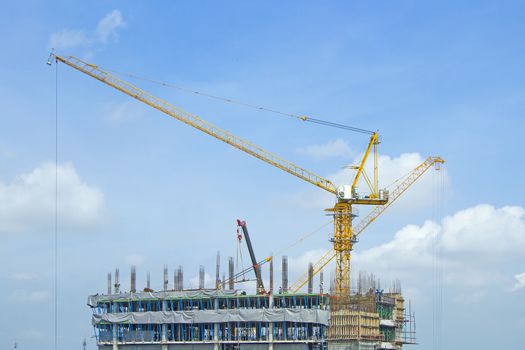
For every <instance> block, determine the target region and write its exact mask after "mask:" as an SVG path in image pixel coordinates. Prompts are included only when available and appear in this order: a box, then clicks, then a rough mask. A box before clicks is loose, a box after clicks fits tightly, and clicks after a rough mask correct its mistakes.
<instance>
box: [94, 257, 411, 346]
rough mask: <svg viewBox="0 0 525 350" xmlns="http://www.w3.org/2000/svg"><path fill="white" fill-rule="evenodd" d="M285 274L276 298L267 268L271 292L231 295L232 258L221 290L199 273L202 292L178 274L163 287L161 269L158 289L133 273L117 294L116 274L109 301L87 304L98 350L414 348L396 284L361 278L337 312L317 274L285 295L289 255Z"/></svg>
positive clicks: (236, 291)
mask: <svg viewBox="0 0 525 350" xmlns="http://www.w3.org/2000/svg"><path fill="white" fill-rule="evenodd" d="M282 267H283V270H282V271H281V274H282V281H281V287H279V289H278V291H276V292H275V293H274V292H273V274H272V270H273V263H272V262H270V288H269V290H268V291H267V292H266V291H263V292H261V293H246V292H244V291H243V290H241V289H236V288H235V287H236V286H235V283H234V277H235V274H233V273H232V271H233V259H232V258H230V261H229V276H228V279H225V278H223V280H222V281H220V280H219V278H218V277H219V274H218V273H217V275H216V280H215V283H216V285H217V287H218V288H208V289H206V288H204V285H205V283H204V282H205V281H204V268H203V267H202V266H201V268H200V271H199V277H200V278H199V288H193V289H185V288H184V284H183V281H184V277H183V270H182V267H179V268H177V269H176V270H175V273H174V278H173V285H172V286H173V288H168V286H169V285H170V286H171V284H170V283H168V270H167V268H166V267H165V268H164V280H163V288H162V289H161V290H153V289H151V286H150V278H149V274H148V278H147V284H146V287H145V288H144V289H143V290H140V291H139V290H137V288H136V270H135V268H134V267H132V269H131V278H130V290H129V291H122V290H121V289H120V282H119V272H118V270H117V271H116V272H115V275H114V277H115V281H114V283H113V284H112V282H111V275H108V291H107V293H106V294H96V295H92V296H90V297H89V298H88V305H89V306H90V307H91V309H92V311H93V316H92V323H93V326H94V330H95V336H96V339H97V344H98V347H99V350H110V349H111V350H113V349H115V350H116V349H123V350H132V349H133V350H174V349H188V350H189V349H198V350H218V349H221V350H226V349H231V350H233V349H239V350H252V349H253V350H263V349H269V350H272V349H275V350H303V349H304V350H307V349H308V350H311V349H319V350H322V349H334V350H339V349H344V350H354V349H362V350H375V349H401V348H402V346H403V345H404V344H414V343H415V324H414V317H413V314H412V313H411V311H410V310H407V309H406V308H405V304H404V299H403V297H402V295H401V293H400V288H399V285H394V286H393V288H391V290H390V291H389V292H386V293H385V292H382V291H381V290H379V288H378V287H379V285H378V283H376V281H375V279H374V278H373V276H371V275H364V274H360V276H359V280H358V283H357V290H356V291H355V293H353V294H352V296H351V298H350V299H349V304H346V305H344V306H341V305H340V303H339V302H338V301H337V300H336V299H335V298H334V297H333V295H332V294H331V293H330V292H329V293H325V292H324V291H323V284H322V274H321V275H320V280H319V287H318V290H317V291H314V290H313V289H314V288H313V279H311V280H310V281H309V283H308V287H307V292H297V293H292V292H288V290H287V289H288V271H287V258H286V256H284V257H283V264H282ZM217 271H219V265H217ZM112 287H113V289H112ZM330 289H333V286H331V288H330Z"/></svg>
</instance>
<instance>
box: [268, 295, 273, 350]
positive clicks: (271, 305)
mask: <svg viewBox="0 0 525 350" xmlns="http://www.w3.org/2000/svg"><path fill="white" fill-rule="evenodd" d="M269 304H270V305H269V308H270V309H273V293H270V300H269ZM268 328H269V332H270V334H268V350H273V322H269V327H268Z"/></svg>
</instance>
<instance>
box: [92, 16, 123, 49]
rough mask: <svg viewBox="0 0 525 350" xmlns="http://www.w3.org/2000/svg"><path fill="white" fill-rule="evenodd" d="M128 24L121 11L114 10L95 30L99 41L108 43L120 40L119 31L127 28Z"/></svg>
mask: <svg viewBox="0 0 525 350" xmlns="http://www.w3.org/2000/svg"><path fill="white" fill-rule="evenodd" d="M125 27H126V22H124V18H122V14H121V13H120V11H119V10H113V11H111V12H110V13H108V14H107V15H106V16H104V17H103V18H102V19H101V20H100V21H99V22H98V24H97V29H96V30H95V33H96V37H97V39H98V40H99V41H100V42H102V43H106V42H108V41H109V40H117V39H118V29H121V28H125Z"/></svg>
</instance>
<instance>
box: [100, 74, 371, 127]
mask: <svg viewBox="0 0 525 350" xmlns="http://www.w3.org/2000/svg"><path fill="white" fill-rule="evenodd" d="M100 68H102V67H100ZM104 70H106V71H108V72H112V73H115V74H118V75H121V76H125V77H128V78H132V79H136V80H141V81H145V82H148V83H152V84H156V85H160V86H162V87H167V88H171V89H176V90H179V91H184V92H187V93H191V94H195V95H199V96H204V97H208V98H211V99H215V100H219V101H223V102H227V103H231V104H236V105H239V106H244V107H248V108H252V109H256V110H259V111H264V112H269V113H274V114H278V115H281V116H286V117H291V118H295V119H298V120H301V121H304V122H309V123H313V124H318V125H324V126H329V127H332V128H338V129H343V130H347V131H353V132H358V133H362V134H367V135H372V134H374V131H371V130H366V129H362V128H356V127H354V126H349V125H344V124H339V123H334V122H330V121H327V120H322V119H317V118H312V117H308V116H306V115H299V114H294V113H287V112H282V111H278V110H276V109H273V108H267V107H262V106H257V105H255V104H252V103H247V102H243V101H239V100H235V99H232V98H228V97H222V96H218V95H215V94H211V93H208V92H203V91H198V90H195V89H190V88H187V87H183V86H180V85H175V84H172V83H167V82H163V81H159V80H155V79H151V78H147V77H143V76H139V75H136V74H133V73H126V72H121V71H118V70H114V69H107V68H104Z"/></svg>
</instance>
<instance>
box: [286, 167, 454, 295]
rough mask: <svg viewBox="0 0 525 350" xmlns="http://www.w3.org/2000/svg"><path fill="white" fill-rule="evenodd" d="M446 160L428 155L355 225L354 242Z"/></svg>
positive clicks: (296, 286)
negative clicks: (433, 167)
mask: <svg viewBox="0 0 525 350" xmlns="http://www.w3.org/2000/svg"><path fill="white" fill-rule="evenodd" d="M444 162H445V161H444V160H443V159H442V158H441V157H428V158H427V159H425V160H424V161H423V162H422V163H421V164H419V165H418V166H417V167H416V168H415V169H414V170H412V171H411V172H410V173H409V174H408V175H407V176H406V177H404V178H403V179H402V181H401V182H400V183H399V184H398V186H397V187H396V188H395V189H394V190H393V191H392V192H391V193H389V195H388V202H387V203H385V204H383V205H378V206H376V207H375V208H374V209H372V210H371V211H370V213H368V215H367V216H365V217H364V218H363V219H362V220H361V221H360V222H359V223H358V224H357V225H355V226H353V228H352V229H353V237H354V239H353V241H354V242H353V243H355V242H356V240H357V237H358V236H359V235H360V234H361V232H363V230H364V229H365V228H367V227H368V225H370V224H371V223H372V222H374V221H375V220H376V219H377V217H378V216H379V215H381V214H383V212H384V211H385V210H386V209H387V208H388V207H390V206H391V205H392V203H394V202H395V201H396V199H398V198H399V197H400V196H401V195H402V194H403V193H404V192H405V191H406V190H407V189H408V188H409V187H410V186H412V185H413V184H414V183H415V182H416V181H417V179H419V178H420V177H421V175H423V174H424V173H425V172H426V171H427V170H428V169H430V168H431V167H432V166H433V165H434V166H439V165H440V164H442V163H444ZM336 255H337V252H336V251H335V250H334V249H330V250H329V251H327V252H326V253H325V254H324V255H323V256H322V257H321V258H320V259H319V260H317V262H316V263H315V264H313V274H310V273H308V271H307V272H306V273H304V274H303V275H302V276H301V277H300V278H299V279H297V280H296V281H295V282H294V283H293V284H291V285H290V291H291V292H293V293H296V292H298V291H299V290H300V289H301V288H302V287H303V286H304V285H305V284H306V283H308V281H309V279H310V278H311V277H312V276H315V275H316V274H317V273H318V272H320V271H321V270H322V269H323V268H324V267H325V266H326V265H328V264H329V263H330V261H332V260H333V259H334V258H335V257H336Z"/></svg>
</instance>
